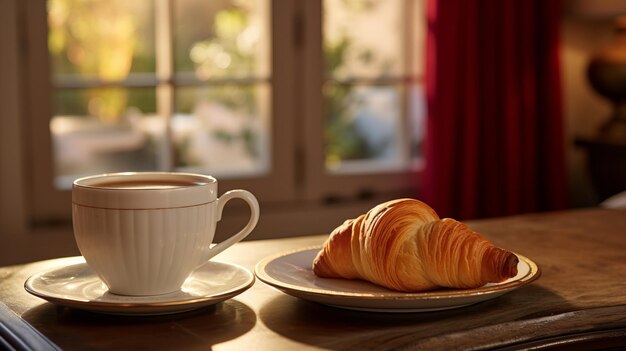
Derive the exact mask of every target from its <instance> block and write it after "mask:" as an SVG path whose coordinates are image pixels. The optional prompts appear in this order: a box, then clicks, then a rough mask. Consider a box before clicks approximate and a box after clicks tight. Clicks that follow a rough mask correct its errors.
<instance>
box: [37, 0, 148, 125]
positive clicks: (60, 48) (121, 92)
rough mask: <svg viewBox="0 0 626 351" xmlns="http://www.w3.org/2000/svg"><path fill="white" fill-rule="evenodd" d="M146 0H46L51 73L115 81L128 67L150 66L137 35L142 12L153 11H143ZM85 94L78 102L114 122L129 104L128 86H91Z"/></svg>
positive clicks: (98, 115)
mask: <svg viewBox="0 0 626 351" xmlns="http://www.w3.org/2000/svg"><path fill="white" fill-rule="evenodd" d="M146 3H150V2H145V1H129V0H107V1H104V0H48V27H49V34H48V48H49V51H50V54H51V56H52V59H53V68H54V74H55V76H56V77H62V76H64V75H78V76H80V77H93V78H95V79H98V80H100V81H104V82H115V81H121V80H124V79H126V77H127V76H128V74H129V73H130V72H131V68H132V69H133V71H150V70H154V53H153V50H152V49H151V48H150V47H149V46H150V45H146V43H145V41H143V40H141V39H143V38H140V35H139V34H140V33H139V31H140V28H139V27H140V26H144V27H146V23H142V22H145V17H146V15H147V16H149V17H151V16H152V13H151V12H150V11H148V13H147V14H145V13H144V10H146V9H144V7H145V6H146ZM142 13H143V16H142V15H141V14H142ZM151 21H152V20H150V21H148V22H149V23H148V24H150V23H151ZM147 27H149V26H147ZM133 66H138V67H133ZM86 94H87V96H86V100H87V101H80V100H81V99H80V98H78V96H77V98H78V99H77V100H78V102H80V103H82V104H84V105H86V106H88V112H89V114H90V115H92V116H95V117H97V118H99V119H100V120H101V121H103V122H107V123H114V122H117V121H118V120H119V118H120V116H121V115H122V114H123V113H124V112H125V110H126V108H127V106H128V91H127V89H123V88H110V89H90V90H88V91H87V93H86ZM66 95H67V94H66ZM83 97H84V95H83ZM65 103H66V104H67V105H72V102H71V101H66V102H65Z"/></svg>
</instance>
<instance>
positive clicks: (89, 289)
mask: <svg viewBox="0 0 626 351" xmlns="http://www.w3.org/2000/svg"><path fill="white" fill-rule="evenodd" d="M252 284H254V275H252V273H251V272H250V271H248V270H247V269H244V268H242V267H239V266H236V265H232V264H227V263H221V262H213V261H209V262H207V263H206V264H204V265H202V266H201V267H199V268H198V269H197V270H196V271H195V272H193V273H192V275H191V276H190V277H189V278H187V280H186V281H185V283H184V284H183V286H182V288H181V290H180V291H178V292H174V293H171V294H164V295H155V296H125V295H116V294H112V293H109V292H108V290H107V287H106V285H105V284H104V283H103V282H102V280H100V278H98V276H97V275H96V274H95V273H94V272H93V271H92V270H91V269H90V268H89V266H88V265H87V263H85V261H84V259H83V258H82V257H75V258H73V259H71V260H70V264H68V265H66V266H64V267H61V268H57V269H52V270H50V271H46V272H41V273H37V274H35V275H33V276H31V277H30V278H28V280H26V283H24V288H25V289H26V291H28V292H29V293H31V294H33V295H35V296H38V297H41V298H42V299H45V300H48V301H50V302H52V303H55V304H58V305H63V306H67V307H73V308H78V309H83V310H88V311H92V312H100V313H108V314H122V315H158V314H170V313H179V312H185V311H190V310H194V309H197V308H201V307H205V306H209V305H213V304H216V303H218V302H221V301H224V300H226V299H230V298H232V297H234V296H236V295H238V294H240V293H242V292H244V291H245V290H247V289H248V288H249V287H251V286H252Z"/></svg>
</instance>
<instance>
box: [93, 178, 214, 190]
mask: <svg viewBox="0 0 626 351" xmlns="http://www.w3.org/2000/svg"><path fill="white" fill-rule="evenodd" d="M204 184H206V183H204V182H192V181H184V180H171V179H140V180H112V181H106V182H100V183H95V184H93V185H92V186H93V187H97V188H111V189H173V188H182V187H190V186H198V185H204Z"/></svg>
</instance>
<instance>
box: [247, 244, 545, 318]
mask: <svg viewBox="0 0 626 351" xmlns="http://www.w3.org/2000/svg"><path fill="white" fill-rule="evenodd" d="M320 249H321V248H320V247H316V248H307V249H301V250H298V251H294V252H288V253H283V254H279V255H276V256H271V257H267V258H265V259H263V260H262V261H261V262H259V263H258V264H257V266H256V268H255V271H254V273H255V274H256V276H257V277H258V278H259V279H260V280H261V281H262V282H264V283H266V284H269V285H271V286H273V287H275V288H277V289H279V290H281V291H283V292H285V293H287V294H289V295H292V296H295V297H298V298H301V299H305V300H310V301H314V302H318V303H322V304H326V305H331V306H335V307H341V308H347V309H355V310H362V311H373V312H430V311H439V310H447V309H452V308H458V307H463V306H468V305H472V304H475V303H478V302H481V301H485V300H489V299H493V298H496V297H498V296H500V295H502V294H505V293H507V292H510V291H512V290H514V289H517V288H520V287H522V286H524V285H526V284H529V283H531V282H533V281H535V280H536V279H537V278H539V276H540V275H541V270H540V269H539V267H538V266H537V265H536V264H535V263H534V262H533V261H531V260H530V259H528V258H526V257H524V256H522V255H519V254H516V255H517V257H518V258H519V263H518V265H517V270H518V273H517V275H516V276H515V277H513V278H511V279H508V280H506V281H504V282H501V283H498V284H487V285H485V286H482V287H480V288H476V289H439V290H433V291H427V292H422V293H403V292H397V291H392V290H389V289H386V288H384V287H381V286H378V285H374V284H371V283H369V282H365V281H360V280H348V279H328V278H320V277H318V276H316V275H315V274H314V273H313V270H312V269H311V265H312V262H313V259H314V258H315V256H316V255H317V253H318V252H319V250H320Z"/></svg>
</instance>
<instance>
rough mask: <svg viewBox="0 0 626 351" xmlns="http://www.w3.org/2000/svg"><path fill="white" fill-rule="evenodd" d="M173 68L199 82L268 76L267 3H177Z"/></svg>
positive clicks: (219, 0)
mask: <svg viewBox="0 0 626 351" xmlns="http://www.w3.org/2000/svg"><path fill="white" fill-rule="evenodd" d="M173 4H174V16H175V18H174V26H175V28H176V32H175V38H174V66H175V70H176V71H177V72H183V73H189V74H191V75H193V76H194V77H195V78H197V79H201V80H207V79H210V78H215V77H218V78H233V77H250V76H256V77H265V76H267V74H268V72H269V37H270V35H269V31H268V24H269V16H268V11H269V4H268V1H267V0H217V1H216V0H212V1H206V0H177V1H174V2H173Z"/></svg>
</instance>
